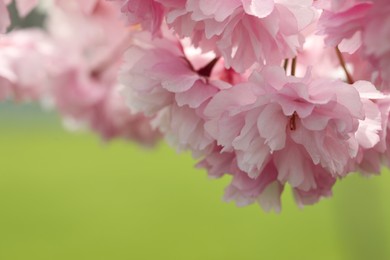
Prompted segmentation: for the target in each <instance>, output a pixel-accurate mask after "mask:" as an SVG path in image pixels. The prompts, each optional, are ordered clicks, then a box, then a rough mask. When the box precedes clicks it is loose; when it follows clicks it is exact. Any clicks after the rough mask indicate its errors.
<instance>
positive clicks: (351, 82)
mask: <svg viewBox="0 0 390 260" xmlns="http://www.w3.org/2000/svg"><path fill="white" fill-rule="evenodd" d="M336 54H337V58H338V59H339V61H340V65H341V67H342V68H343V70H344V72H345V76H346V77H347V82H348V83H349V84H353V83H354V80H353V78H352V76H351V74H349V72H348V69H347V65H346V63H345V60H344V57H343V54H342V53H341V51H340V49H339V47H336Z"/></svg>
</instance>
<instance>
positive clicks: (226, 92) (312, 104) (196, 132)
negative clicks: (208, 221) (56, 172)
mask: <svg viewBox="0 0 390 260" xmlns="http://www.w3.org/2000/svg"><path fill="white" fill-rule="evenodd" d="M10 2H11V1H9V0H7V1H5V0H3V1H0V31H1V33H2V34H1V35H0V101H4V100H13V101H16V102H41V103H44V104H46V106H49V107H50V108H51V109H53V110H56V111H58V113H59V115H60V116H61V118H62V119H63V122H64V124H65V125H66V126H67V127H70V128H74V129H78V128H85V127H86V128H89V129H91V130H92V131H94V132H96V133H97V134H98V135H99V136H101V137H102V139H103V140H111V139H113V138H123V139H126V140H131V141H136V142H138V143H141V144H143V145H148V146H153V144H155V143H156V142H157V141H158V140H159V139H160V138H162V139H164V140H165V141H166V142H167V143H168V144H170V145H171V146H172V147H174V148H175V149H176V150H177V151H179V152H181V151H190V152H191V153H192V155H193V157H194V158H195V159H196V160H198V163H197V164H196V167H198V168H201V169H203V170H204V171H206V172H207V175H208V176H209V177H210V178H213V179H218V178H225V177H227V178H230V180H231V181H230V184H229V185H228V187H226V189H225V194H224V197H223V198H224V200H225V201H235V203H236V205H237V206H246V205H249V204H253V203H256V204H259V205H260V206H261V207H262V208H263V209H264V210H265V211H270V210H274V211H276V212H279V211H281V209H282V205H283V203H282V200H281V196H282V194H283V192H284V191H285V190H286V186H289V187H291V189H292V196H293V197H294V199H295V201H296V203H297V205H298V206H300V207H303V206H306V205H311V204H314V203H317V202H318V201H320V200H321V199H323V198H328V197H331V196H332V189H333V186H334V185H337V182H338V180H339V179H341V178H346V177H348V176H349V175H351V174H352V173H353V172H360V173H362V174H364V175H372V174H379V173H380V172H381V170H382V168H383V167H390V160H389V158H390V157H389V156H390V153H389V149H388V147H389V145H390V134H388V133H389V131H390V124H389V116H390V101H389V100H390V97H389V89H390V87H389V86H390V85H389V82H390V76H389V75H390V62H389V61H390V57H389V55H390V47H389V46H390V45H389V41H390V37H389V35H390V18H389V16H388V13H389V11H390V9H389V8H390V4H389V2H388V1H387V0H347V1H335V0H316V1H312V0H294V1H287V0H265V1H255V0H226V1H222V0H209V1H205V0H191V1H190V0H175V1H173V0H145V1H140V0H88V1H76V0H66V1H65V0H47V1H43V2H42V3H44V2H45V4H43V5H42V7H41V10H42V11H43V12H44V13H45V15H46V20H45V23H44V26H43V28H34V29H23V28H22V29H12V31H10V32H7V30H9V29H8V28H13V27H10V25H11V20H10V17H9V13H8V11H7V5H9V4H10ZM37 4H38V1H35V0H30V1H27V0H25V1H22V0H19V1H16V7H17V9H18V11H19V14H20V15H21V16H25V15H27V14H28V13H29V12H30V11H31V10H32V9H33V8H35V7H36V6H37Z"/></svg>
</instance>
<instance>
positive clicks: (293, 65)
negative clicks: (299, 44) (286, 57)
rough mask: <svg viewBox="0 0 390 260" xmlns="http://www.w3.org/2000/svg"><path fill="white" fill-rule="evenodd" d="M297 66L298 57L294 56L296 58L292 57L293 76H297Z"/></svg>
mask: <svg viewBox="0 0 390 260" xmlns="http://www.w3.org/2000/svg"><path fill="white" fill-rule="evenodd" d="M296 68H297V57H294V59H292V64H291V76H295V70H296Z"/></svg>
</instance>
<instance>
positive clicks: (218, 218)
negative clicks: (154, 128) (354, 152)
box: [0, 109, 390, 260]
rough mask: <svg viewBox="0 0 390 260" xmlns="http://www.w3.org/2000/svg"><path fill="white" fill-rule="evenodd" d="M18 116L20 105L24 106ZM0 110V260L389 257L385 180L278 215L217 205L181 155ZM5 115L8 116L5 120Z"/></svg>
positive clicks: (219, 187)
mask: <svg viewBox="0 0 390 260" xmlns="http://www.w3.org/2000/svg"><path fill="white" fill-rule="evenodd" d="M27 110H29V109H27ZM2 111H3V112H2V113H0V259H1V260H34V259H37V260H46V259H47V260H49V259H50V260H62V259H66V260H68V259H69V260H70V259H72V260H77V259H80V260H81V259H82V260H89V259H91V260H92V259H93V260H99V259H107V260H122V259H169V260H170V259H185V260H190V259H202V260H208V259H224V260H230V259H232V260H233V259H244V260H246V259H278V260H279V259H289V260H291V259H299V260H306V259H308V260H309V259H316V260H322V259H324V260H325V259H326V260H328V259H332V260H338V259H354V260H355V259H362V260H363V259H376V260H386V259H390V247H389V245H390V244H389V239H388V237H389V234H390V225H389V223H388V222H389V221H388V220H389V217H390V203H389V202H388V198H389V197H390V191H389V187H390V176H389V173H388V172H387V171H386V172H383V174H382V175H381V176H380V177H373V178H369V179H366V178H362V177H360V176H359V175H355V176H350V177H348V178H346V179H345V180H342V181H341V182H339V183H338V184H337V185H336V188H335V191H334V197H333V198H331V199H327V200H323V201H321V202H320V203H319V204H317V205H315V206H311V207H306V208H304V209H299V208H297V207H296V206H295V204H294V202H293V199H292V196H291V195H290V192H289V190H286V191H285V194H284V196H283V210H282V213H281V214H279V215H278V214H274V213H268V214H266V213H264V212H263V211H262V210H261V209H260V208H259V207H258V206H256V205H253V206H250V207H246V208H241V209H240V208H237V207H236V206H235V205H234V204H227V203H224V202H222V201H221V197H222V194H223V189H224V187H225V186H226V185H227V183H228V182H229V179H228V178H225V179H222V180H209V179H208V178H207V176H206V173H205V172H204V171H202V170H198V169H195V168H194V164H195V161H194V160H193V159H192V158H191V156H190V155H189V154H181V155H178V154H177V153H176V152H175V151H174V150H173V149H171V148H169V147H168V146H167V145H165V144H160V145H159V146H158V147H157V148H156V149H154V150H148V149H143V148H140V147H138V146H136V145H134V144H129V143H126V142H122V141H115V142H111V143H102V142H101V141H99V139H98V138H97V137H95V136H93V135H90V134H72V133H69V132H66V131H65V130H63V129H62V128H61V126H60V124H59V123H58V122H57V120H54V119H53V117H52V116H51V115H48V116H46V117H44V118H46V119H47V120H46V119H44V120H43V119H39V117H36V116H30V115H28V116H19V114H23V115H25V112H26V111H24V112H23V113H19V114H17V115H14V114H13V115H12V116H9V115H11V114H10V113H9V112H10V111H8V112H7V110H6V109H5V112H4V109H3V110H2ZM6 114H7V115H8V116H6Z"/></svg>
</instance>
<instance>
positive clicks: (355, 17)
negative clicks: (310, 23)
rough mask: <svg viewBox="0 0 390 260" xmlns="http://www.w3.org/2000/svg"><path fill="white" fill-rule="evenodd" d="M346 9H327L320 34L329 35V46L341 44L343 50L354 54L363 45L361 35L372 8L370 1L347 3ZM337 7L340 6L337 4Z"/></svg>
mask: <svg viewBox="0 0 390 260" xmlns="http://www.w3.org/2000/svg"><path fill="white" fill-rule="evenodd" d="M347 2H348V3H345V5H344V8H340V7H338V8H335V7H334V6H335V4H333V5H332V6H331V9H330V10H327V9H325V10H324V11H323V13H322V15H321V18H320V20H319V23H318V28H319V33H321V34H324V35H327V37H326V39H325V43H326V44H327V45H328V46H337V45H338V44H341V50H342V51H346V52H349V53H353V52H354V51H356V49H357V48H359V47H360V45H361V33H362V31H363V29H364V26H365V24H366V22H367V15H368V13H369V11H370V9H371V8H372V3H371V2H369V1H360V0H355V1H347ZM336 6H339V4H337V5H336Z"/></svg>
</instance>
